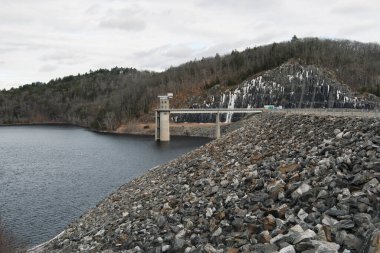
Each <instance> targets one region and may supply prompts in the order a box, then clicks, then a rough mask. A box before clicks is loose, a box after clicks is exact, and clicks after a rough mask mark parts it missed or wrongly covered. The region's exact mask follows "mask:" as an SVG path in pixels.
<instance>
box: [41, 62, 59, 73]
mask: <svg viewBox="0 0 380 253" xmlns="http://www.w3.org/2000/svg"><path fill="white" fill-rule="evenodd" d="M57 68H58V66H57V65H51V64H45V65H42V66H41V68H40V71H41V72H52V71H54V70H56V69H57Z"/></svg>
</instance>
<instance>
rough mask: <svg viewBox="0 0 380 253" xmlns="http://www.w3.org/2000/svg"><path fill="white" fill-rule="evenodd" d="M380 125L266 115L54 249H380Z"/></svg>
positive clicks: (126, 189) (129, 190)
mask: <svg viewBox="0 0 380 253" xmlns="http://www.w3.org/2000/svg"><path fill="white" fill-rule="evenodd" d="M379 180H380V123H379V121H377V120H375V119H368V118H343V117H330V116H328V117H318V116H301V115H287V116H286V115H279V114H263V115H258V116H254V117H252V118H251V119H249V120H247V121H246V123H245V124H244V126H243V127H242V128H239V129H237V130H235V131H233V132H231V133H229V134H226V135H225V136H224V137H223V138H221V139H219V140H215V141H213V142H210V143H208V144H206V145H205V146H203V147H201V148H199V149H197V150H194V151H192V152H190V153H188V154H186V155H183V156H182V157H180V158H178V159H175V160H173V161H171V162H169V163H167V164H165V165H162V166H158V167H155V168H153V169H151V170H150V171H149V172H148V173H147V174H145V175H144V176H141V177H139V178H136V179H134V180H132V181H131V182H129V183H128V184H126V185H124V186H122V187H121V188H120V189H119V190H118V191H116V192H115V193H114V194H112V195H111V196H109V197H108V198H107V199H105V200H104V201H102V202H101V203H99V205H98V206H97V207H96V208H94V209H92V210H90V211H88V212H87V213H86V214H84V215H83V216H82V217H81V218H80V219H79V220H78V221H76V222H75V223H73V224H71V225H70V226H68V228H67V229H66V230H65V231H64V232H63V233H62V234H61V235H60V236H59V238H57V239H55V240H53V241H51V242H50V243H48V244H47V245H46V246H45V247H44V248H43V249H42V251H45V252H76V251H85V252H104V253H106V252H107V253H110V252H212V253H214V252H228V253H235V252H281V253H285V252H286V253H292V252H304V253H311V252H345V253H348V252H370V253H374V252H380V216H379V212H380V184H379Z"/></svg>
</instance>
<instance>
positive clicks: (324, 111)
mask: <svg viewBox="0 0 380 253" xmlns="http://www.w3.org/2000/svg"><path fill="white" fill-rule="evenodd" d="M271 111H272V112H276V113H277V112H278V113H295V114H314V115H331V116H350V117H371V118H380V109H374V110H368V109H348V108H313V109H310V108H292V109H279V110H271Z"/></svg>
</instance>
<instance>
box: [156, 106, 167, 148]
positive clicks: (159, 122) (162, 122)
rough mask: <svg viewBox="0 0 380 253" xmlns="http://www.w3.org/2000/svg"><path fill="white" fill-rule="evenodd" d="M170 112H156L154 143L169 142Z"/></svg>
mask: <svg viewBox="0 0 380 253" xmlns="http://www.w3.org/2000/svg"><path fill="white" fill-rule="evenodd" d="M169 120H170V111H169V110H163V111H161V110H160V111H156V130H155V140H156V141H170V127H169V124H170V123H169Z"/></svg>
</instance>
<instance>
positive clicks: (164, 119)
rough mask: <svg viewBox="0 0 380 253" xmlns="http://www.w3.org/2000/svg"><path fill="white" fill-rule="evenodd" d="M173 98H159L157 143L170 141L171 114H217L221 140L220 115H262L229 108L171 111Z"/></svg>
mask: <svg viewBox="0 0 380 253" xmlns="http://www.w3.org/2000/svg"><path fill="white" fill-rule="evenodd" d="M172 97H173V94H172V93H168V95H166V96H158V98H159V99H160V108H159V109H158V110H156V130H155V140H156V141H170V114H188V113H192V114H200V113H211V114H214V113H215V114H216V124H215V125H216V126H215V137H216V138H220V114H221V113H261V112H262V111H261V110H257V109H239V108H236V109H227V108H213V109H170V108H169V99H170V98H172Z"/></svg>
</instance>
